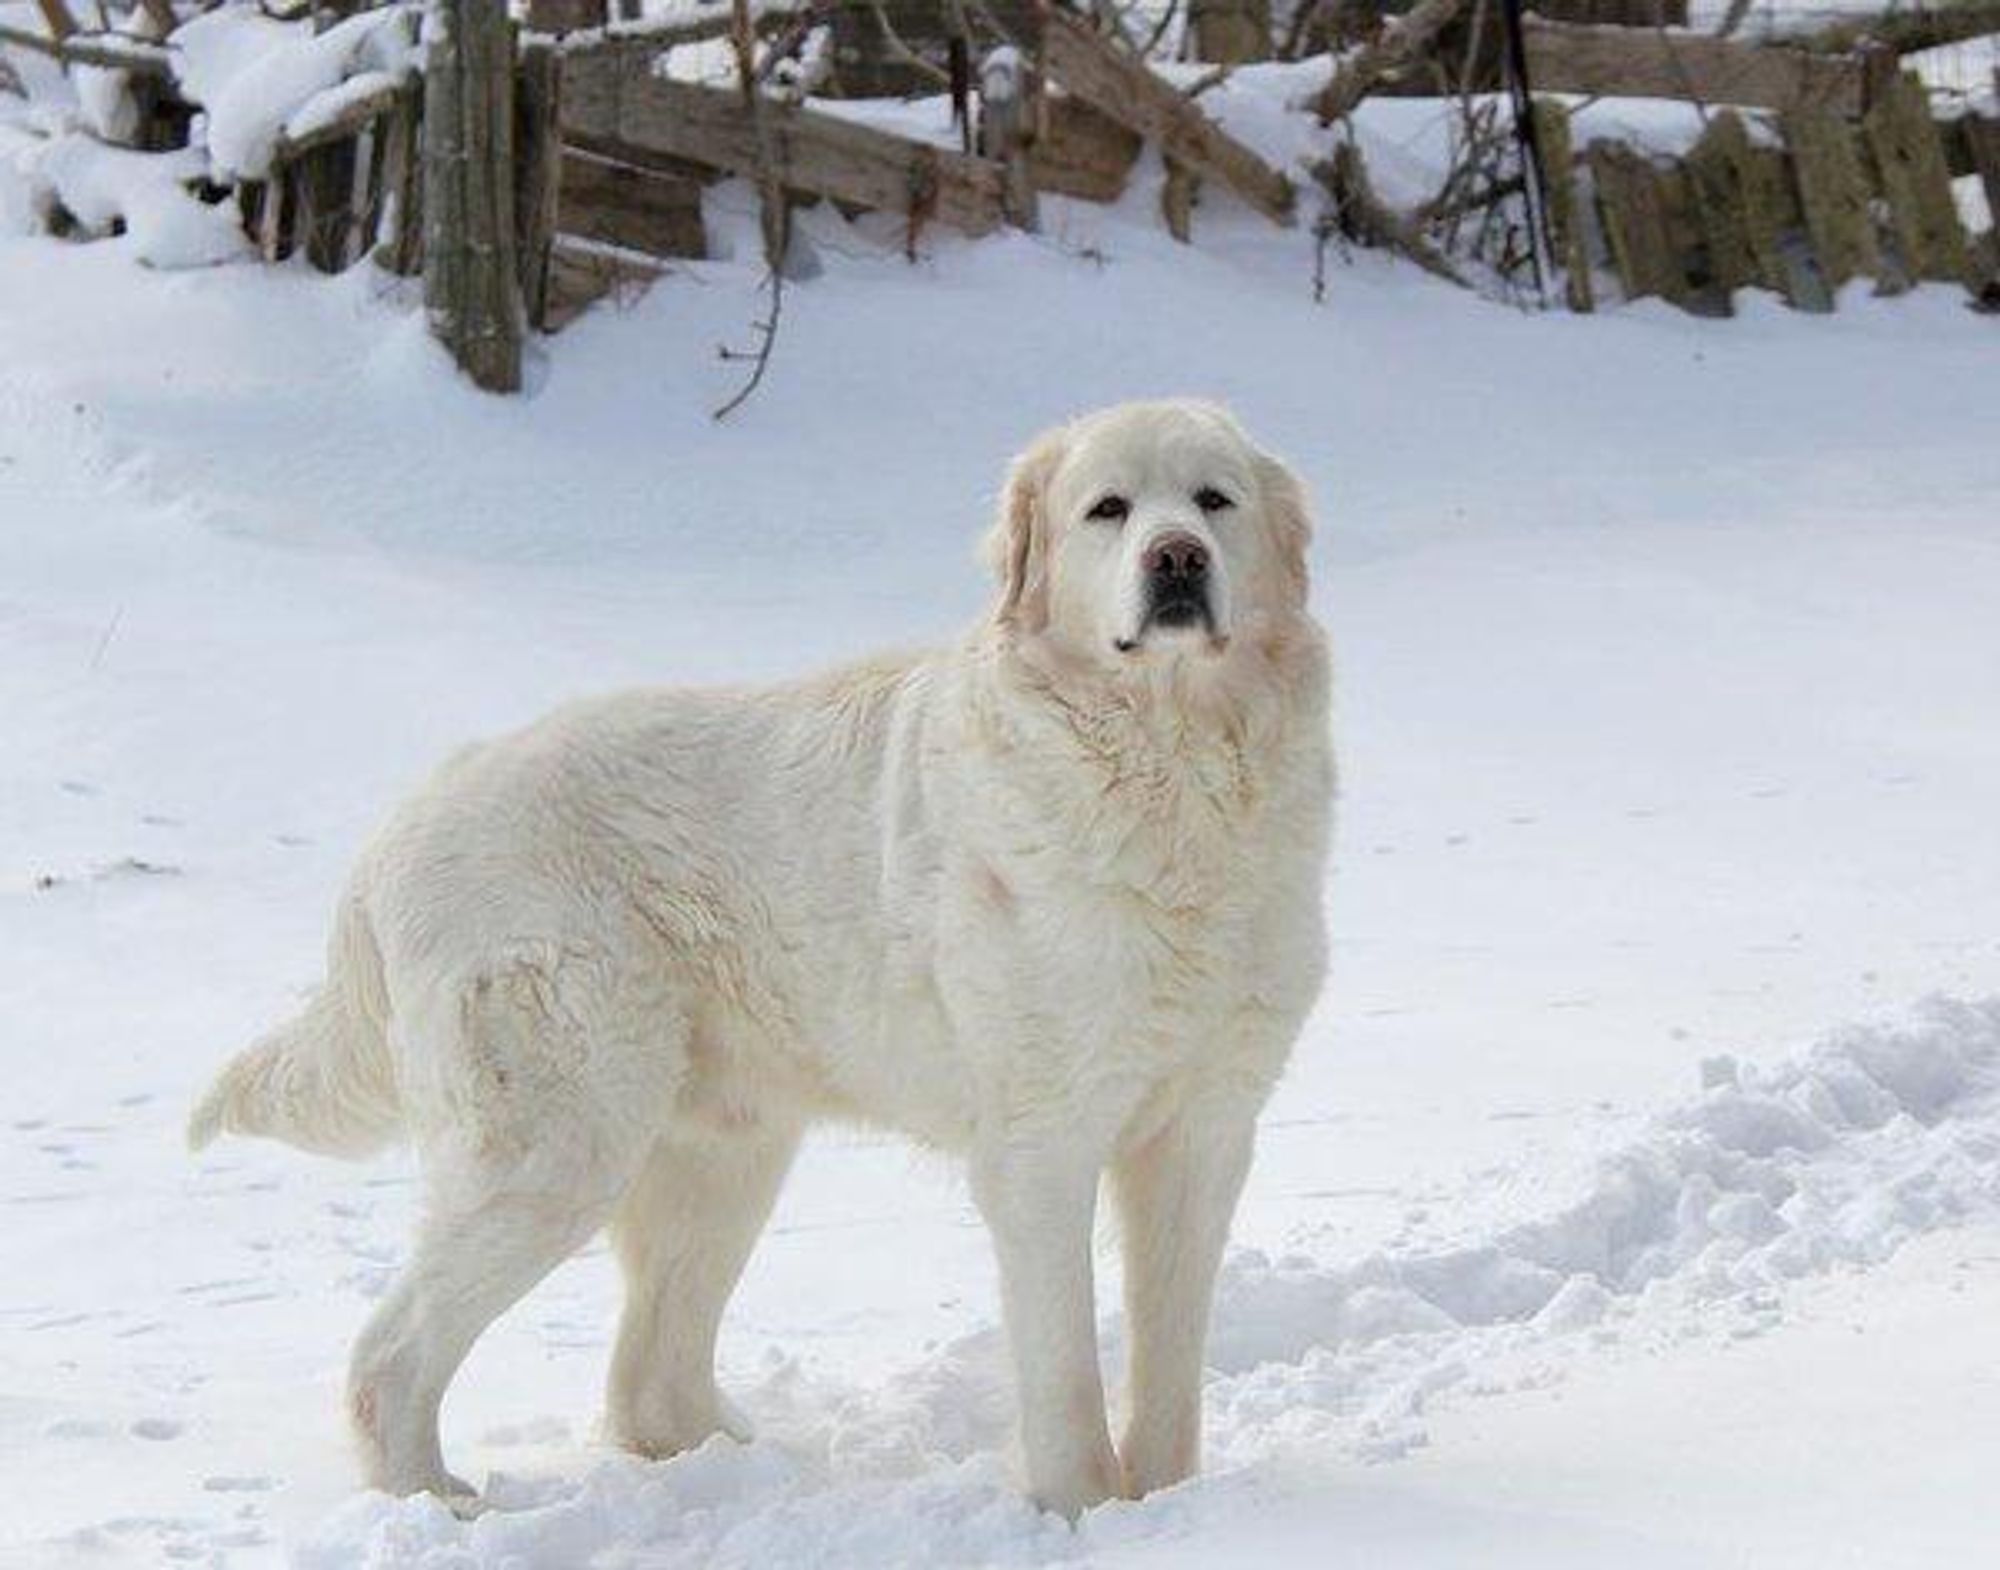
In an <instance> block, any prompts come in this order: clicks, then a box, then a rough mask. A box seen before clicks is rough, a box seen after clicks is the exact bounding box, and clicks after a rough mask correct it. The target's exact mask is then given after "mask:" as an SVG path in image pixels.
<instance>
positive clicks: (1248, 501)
mask: <svg viewBox="0 0 2000 1570" xmlns="http://www.w3.org/2000/svg"><path fill="white" fill-rule="evenodd" d="M1309 535H1310V525H1309V524H1308V522H1307V518H1306V508H1305V498H1304V494H1303V492H1302V491H1301V489H1300V487H1299V483H1298V481H1297V480H1296V479H1295V478H1294V477H1293V475H1292V473H1291V471H1290V470H1288V469H1287V468H1285V466H1284V465H1283V464H1281V463H1279V462H1278V460H1277V459H1275V458H1272V457H1270V456H1268V455H1267V454H1265V453H1262V452H1260V451H1258V449H1257V448H1256V447H1255V446H1253V445H1252V444H1251V442H1250V440H1249V438H1248V437H1246V436H1245V435H1244V434H1243V431H1242V428H1241V427H1240V426H1238V425H1237V423H1236V421H1235V420H1234V419H1233V418H1231V416H1230V415H1229V414H1228V413H1227V411H1225V410H1223V409H1221V408H1219V407H1217V406H1216V405H1214V404H1207V403H1196V402H1187V401H1172V402H1161V403H1133V404H1121V405H1119V406H1117V407H1115V408H1111V409H1106V410H1103V411H1101V412H1099V413H1096V414H1091V415H1086V416H1084V417H1083V418H1081V419H1079V420H1075V421H1073V422H1071V423H1070V424H1068V425H1065V426H1061V427H1059V428H1058V429H1056V430H1053V431H1050V432H1048V433H1047V434H1045V435H1044V436H1042V437H1041V438H1039V439H1038V440H1037V441H1036V442H1035V443H1034V444H1033V445H1032V446H1031V447H1029V448H1028V450H1027V451H1026V452H1024V453H1023V454H1022V455H1021V456H1020V457H1019V458H1017V459H1016V460H1015V461H1014V466H1013V469H1012V471H1011V472H1010V473H1009V475H1008V478H1007V488H1006V494H1005V496H1004V498H1003V500H1002V503H1001V508H1000V516H999V519H998V521H997V522H996V523H995V524H994V526H993V529H992V531H991V533H990V534H989V535H988V536H987V546H986V554H987V557H988V560H989V562H990V563H991V564H992V566H993V568H994V570H995V572H996V573H997V574H998V576H999V579H1000V600H999V604H998V607H997V609H996V612H995V616H996V619H997V620H998V622H999V623H1000V625H1001V626H1002V627H1003V628H1005V629H1007V630H1008V631H1009V632H1010V633H1011V634H1012V635H1013V636H1015V637H1018V638H1026V639H1035V640H1039V641H1041V642H1043V643H1045V644H1047V645H1050V646H1051V647H1052V648H1053V649H1054V650H1055V651H1056V652H1058V653H1060V654H1062V655H1064V656H1067V657H1068V658H1070V659H1072V660H1074V659H1081V660H1084V661H1087V662H1089V663H1092V664H1096V665H1100V666H1111V667H1114V668H1131V667H1135V666H1144V665H1148V664H1155V663H1158V662H1161V661H1173V660H1204V659H1221V658H1223V657H1225V656H1226V655H1227V654H1228V652H1229V650H1230V649H1231V647H1232V646H1233V645H1235V644H1237V643H1238V642H1239V641H1240V640H1244V639H1248V640H1252V641H1255V640H1259V639H1269V638H1270V637H1272V636H1273V635H1275V634H1278V633H1281V632H1282V631H1283V630H1284V629H1285V628H1286V627H1287V626H1288V625H1290V624H1292V623H1294V622H1296V621H1297V620H1298V619H1299V618H1300V617H1303V616H1304V614H1305V603H1306V544H1307V541H1308V538H1309Z"/></svg>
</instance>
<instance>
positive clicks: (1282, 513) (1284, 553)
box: [1257, 452, 1312, 610]
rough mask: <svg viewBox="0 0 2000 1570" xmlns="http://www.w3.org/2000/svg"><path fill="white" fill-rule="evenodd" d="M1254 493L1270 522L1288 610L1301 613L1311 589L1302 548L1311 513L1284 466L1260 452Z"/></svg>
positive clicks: (1295, 480) (1309, 535)
mask: <svg viewBox="0 0 2000 1570" xmlns="http://www.w3.org/2000/svg"><path fill="white" fill-rule="evenodd" d="M1257 490H1258V493H1259V494H1260V495H1261V496H1262V498H1263V502H1264V516H1265V517H1266V518H1268V519H1269V520H1270V525H1271V535H1272V539H1273V540H1274V541H1275V543H1276V545H1277V548H1278V562H1279V566H1280V569H1281V571H1282V574H1283V578H1284V583H1285V588H1286V590H1287V592H1288V594H1289V595H1290V596H1291V600H1292V607H1293V609H1295V610H1303V609H1304V608H1305V603H1306V593H1307V590H1308V589H1309V588H1310V586H1311V585H1310V583H1309V580H1308V577H1307V573H1306V547H1307V546H1309V545H1311V544H1312V511H1311V508H1310V507H1309V506H1308V505H1307V502H1306V488H1305V486H1304V485H1302V484H1301V483H1300V482H1299V477H1298V476H1297V475H1296V474H1294V473H1292V471H1291V470H1290V469H1288V468H1287V467H1285V465H1284V464H1282V463H1280V462H1279V461H1278V460H1277V459H1276V458H1273V457H1272V456H1271V455H1270V454H1269V453H1264V452H1260V453H1258V454H1257Z"/></svg>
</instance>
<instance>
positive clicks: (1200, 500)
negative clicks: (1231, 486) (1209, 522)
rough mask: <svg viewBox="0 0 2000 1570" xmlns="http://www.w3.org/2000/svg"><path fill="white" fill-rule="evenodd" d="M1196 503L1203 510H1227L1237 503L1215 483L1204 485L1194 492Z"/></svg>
mask: <svg viewBox="0 0 2000 1570" xmlns="http://www.w3.org/2000/svg"><path fill="white" fill-rule="evenodd" d="M1194 504H1195V506H1197V507H1199V508H1200V509H1201V510H1202V511H1203V512H1225V511H1227V510H1228V509H1229V508H1231V507H1234V506H1235V505H1236V503H1235V502H1234V501H1233V500H1232V499H1231V498H1229V497H1227V496H1225V495H1223V494H1222V492H1220V491H1218V490H1217V489H1216V488H1215V487H1214V486H1213V485H1204V486H1203V487H1202V488H1201V489H1200V490H1198V491H1196V492H1195V493H1194Z"/></svg>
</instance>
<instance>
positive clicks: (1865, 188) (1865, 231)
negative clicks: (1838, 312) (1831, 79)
mask: <svg viewBox="0 0 2000 1570" xmlns="http://www.w3.org/2000/svg"><path fill="white" fill-rule="evenodd" d="M1779 126H1780V128H1781V129H1782V130H1783V132H1784V137H1785V146H1786V147H1787V148H1788V149H1789V150H1790V152H1791V155H1792V176H1793V178H1794V179H1795V180H1796V181H1797V182H1798V192H1799V206H1800V208H1801V209H1802V210H1803V213H1804V218H1805V226H1806V233H1807V234H1808V235H1809V236H1810V237H1811V241H1812V251H1813V259H1814V260H1815V261H1816V262H1817V263H1818V264H1819V272H1820V277H1822V278H1823V279H1825V280H1826V286H1827V288H1828V289H1830V290H1837V289H1839V288H1840V286H1841V285H1842V284H1844V283H1846V282H1848V280H1849V279H1852V278H1857V277H1869V278H1879V277H1881V276H1882V255H1881V251H1880V249H1879V248H1878V247H1877V245H1876V243H1875V222H1874V220H1873V218H1871V217H1870V215H1869V211H1868V203H1869V197H1870V189H1869V182H1868V171H1867V167H1866V165H1865V164H1864V163H1863V162H1862V157H1861V144H1860V141H1859V139H1858V137H1857V135H1856V133H1855V130H1854V128H1853V127H1852V126H1851V125H1849V124H1848V123H1847V122H1846V121H1845V120H1843V119H1841V118H1839V117H1838V116H1837V115H1831V114H1827V113H1825V112H1824V111H1822V110H1815V109H1794V110H1792V111H1790V112H1788V113H1787V114H1785V115H1783V116H1782V117H1781V118H1780V120H1779Z"/></svg>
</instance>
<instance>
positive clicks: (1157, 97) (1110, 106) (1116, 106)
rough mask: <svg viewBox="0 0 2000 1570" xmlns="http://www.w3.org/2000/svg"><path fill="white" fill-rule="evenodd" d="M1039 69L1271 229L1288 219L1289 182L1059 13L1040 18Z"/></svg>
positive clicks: (1141, 66) (1144, 70)
mask: <svg viewBox="0 0 2000 1570" xmlns="http://www.w3.org/2000/svg"><path fill="white" fill-rule="evenodd" d="M1042 69H1043V70H1044V71H1046V72H1047V73H1048V75H1049V76H1050V77H1052V78H1053V79H1054V80H1055V81H1057V82H1059V83H1061V84H1062V85H1063V86H1064V87H1066V88H1068V89H1069V91H1070V92H1072V93H1074V94H1076V95H1077V96H1078V97H1079V98H1082V99H1084V100H1085V101H1087V102H1088V103H1090V104H1092V105H1094V106H1095V107H1096V108H1098V109H1101V110H1102V111H1103V112H1104V113H1106V114H1108V115H1110V116H1111V117H1112V118H1113V119H1115V120H1119V121H1122V122H1123V123H1124V124H1125V125H1126V126H1127V127H1129V128H1130V129H1131V130H1134V131H1136V132H1138V133H1139V135H1141V136H1143V137H1145V138H1146V139H1147V140H1148V141H1153V142H1157V143H1159V146H1160V151H1161V153H1162V154H1164V155H1165V156H1166V157H1167V158H1170V159H1172V160H1173V161H1174V162H1176V163H1179V164H1182V165H1185V166H1186V167H1187V168H1188V169H1190V170H1192V171H1193V172H1194V173H1196V174H1200V175H1208V176H1211V177H1213V178H1214V179H1216V180H1219V181H1220V182H1221V183H1222V184H1224V185H1226V186H1228V187H1229V188H1230V189H1231V190H1232V191H1234V192H1236V194H1237V195H1238V196H1240V197H1242V198H1243V199H1244V200H1245V201H1246V202H1248V203H1249V204H1250V205H1251V206H1252V207H1254V208H1256V209H1257V211H1258V212H1260V213H1262V214H1263V215H1264V216H1265V217H1267V218H1269V219H1271V220H1272V221H1273V222H1274V223H1281V224H1288V223H1290V222H1291V221H1292V206H1293V202H1294V199H1295V195H1294V192H1293V190H1292V182H1291V181H1290V180H1288V179H1286V178H1285V177H1284V175H1282V174H1280V173H1279V172H1278V171H1277V170H1276V169H1273V168H1272V167H1271V166H1270V165H1269V164H1267V163H1265V162H1264V160H1263V159H1261V158H1259V157H1258V156H1257V155H1256V154H1255V153H1253V152H1252V151H1251V150H1250V149H1249V148H1247V147H1245V146H1244V145H1243V144H1242V143H1241V142H1239V141H1237V140H1236V139H1235V138H1234V137H1232V136H1230V135H1229V134H1228V133H1227V132H1225V131H1224V130H1223V129H1222V128H1221V127H1220V126H1218V125H1216V124H1215V123H1214V122H1213V121H1212V120H1210V119H1209V118H1208V116H1206V115H1204V114H1203V113H1202V112H1201V110H1200V109H1198V108H1196V107H1195V105H1194V104H1193V103H1191V102H1190V101H1189V100H1188V99H1187V98H1185V97H1183V96H1182V95H1181V94H1180V93H1179V92H1177V91H1176V90H1175V89H1174V87H1173V86H1172V84H1171V83H1168V82H1166V81H1164V80H1162V79H1161V78H1160V77H1159V76H1158V75H1156V74H1155V73H1154V71H1153V69H1152V68H1151V67H1150V66H1148V65H1147V64H1146V62H1145V61H1143V60H1141V59H1139V58H1138V57H1137V56H1135V55H1132V54H1128V53H1126V52H1125V51H1123V50H1121V49H1119V48H1118V47H1117V46H1116V45H1114V44H1111V43H1108V42H1107V41H1105V40H1104V39H1102V38H1100V37H1098V36H1097V34H1095V33H1093V32H1091V31H1090V29H1089V28H1088V27H1086V26H1085V25H1084V24H1083V23H1082V22H1080V21H1078V20H1077V19H1076V18H1075V17H1073V16H1071V15H1069V14H1068V13H1067V12H1064V11H1056V10H1046V11H1045V12H1044V14H1043V17H1042Z"/></svg>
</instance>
